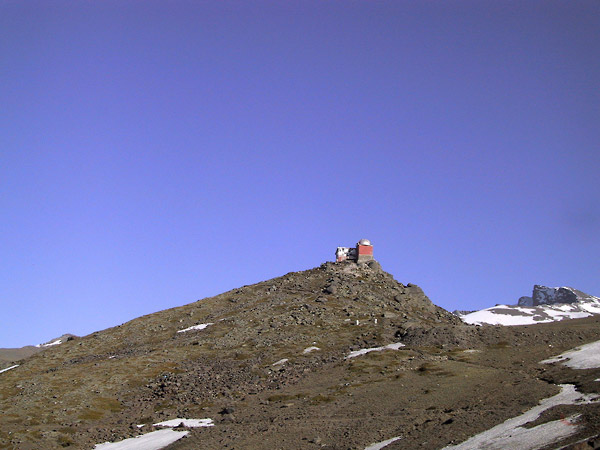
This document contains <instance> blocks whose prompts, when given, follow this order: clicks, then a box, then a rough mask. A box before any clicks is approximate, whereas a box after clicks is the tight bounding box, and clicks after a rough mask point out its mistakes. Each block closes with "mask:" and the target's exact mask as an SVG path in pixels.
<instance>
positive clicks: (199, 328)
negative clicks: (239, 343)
mask: <svg viewBox="0 0 600 450" xmlns="http://www.w3.org/2000/svg"><path fill="white" fill-rule="evenodd" d="M209 325H214V323H201V324H200V325H193V326H191V327H189V328H186V329H184V330H179V331H177V332H178V333H185V332H186V331H192V330H204V329H205V328H206V327H208V326H209Z"/></svg>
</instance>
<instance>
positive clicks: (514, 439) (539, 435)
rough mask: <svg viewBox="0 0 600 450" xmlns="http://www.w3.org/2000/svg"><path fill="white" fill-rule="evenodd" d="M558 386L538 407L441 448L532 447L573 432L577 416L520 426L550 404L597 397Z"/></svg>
mask: <svg viewBox="0 0 600 450" xmlns="http://www.w3.org/2000/svg"><path fill="white" fill-rule="evenodd" d="M559 387H560V388H561V391H560V392H559V393H558V394H556V395H555V396H554V397H549V398H546V399H544V400H542V401H540V404H539V405H538V406H535V407H533V408H532V409H530V410H529V411H527V412H525V413H523V414H521V415H520V416H517V417H513V418H512V419H508V420H507V421H505V422H503V423H501V424H499V425H496V426H495V427H494V428H491V429H489V430H487V431H484V432H483V433H479V434H477V435H475V436H473V437H471V438H470V439H468V440H466V441H465V442H463V443H461V444H458V445H449V446H447V447H444V449H443V450H446V449H457V450H479V449H482V448H485V449H489V450H506V449H508V448H515V449H516V448H518V449H519V450H535V449H538V448H542V447H544V446H546V445H550V444H553V443H555V442H558V441H560V440H562V439H564V438H566V437H568V436H570V435H572V434H574V433H576V432H577V429H578V428H579V427H578V426H577V424H576V423H575V420H576V419H577V415H573V416H570V417H568V418H566V419H561V420H555V421H552V422H547V423H544V424H541V425H538V426H536V427H533V428H523V425H525V424H527V423H529V422H532V421H534V420H536V419H537V418H538V417H539V416H540V415H541V414H542V413H543V412H544V411H546V410H548V409H550V408H553V407H554V406H558V405H574V404H578V405H581V404H587V403H593V402H595V401H596V399H597V398H598V395H594V394H582V393H580V392H577V391H576V390H575V386H574V385H572V384H561V385H559Z"/></svg>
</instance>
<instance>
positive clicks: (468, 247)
mask: <svg viewBox="0 0 600 450" xmlns="http://www.w3.org/2000/svg"><path fill="white" fill-rule="evenodd" d="M599 55H600V1H597V0H589V1H584V0H582V1H577V0H575V1H553V0H544V1H527V0H519V1H502V0H493V1H485V0H473V1H460V0H457V1H452V2H448V1H445V0H444V1H442V0H440V1H399V0H390V1H383V0H381V1H377V0H375V1H366V0H365V1H353V0H349V1H311V0H306V1H285V2H282V1H228V0H225V1H196V0H194V1H177V0H175V1H127V0H118V1H116V0H115V1H102V2H96V1H63V0H53V1H48V0H44V1H35V0H32V1H27V2H22V1H17V0H11V1H7V0H0V105H1V108H0V152H1V153H0V211H1V216H0V219H1V220H0V226H1V233H0V274H1V275H0V277H1V281H0V302H1V307H0V311H1V323H0V347H15V346H21V345H25V344H37V343H39V342H44V341H46V340H48V339H50V338H53V337H55V336H58V335H60V334H63V333H66V332H71V333H74V334H78V335H85V334H88V333H91V332H93V331H96V330H100V329H104V328H107V327H109V326H114V325H118V324H120V323H123V322H125V321H127V320H130V319H133V318H135V317H138V316H141V315H143V314H148V313H152V312H155V311H159V310H162V309H166V308H170V307H174V306H178V305H183V304H186V303H189V302H192V301H195V300H197V299H200V298H203V297H206V296H210V295H215V294H219V293H221V292H223V291H226V290H229V289H232V288H236V287H239V286H241V285H245V284H252V283H255V282H259V281H263V280H266V279H269V278H272V277H275V276H279V275H283V274H285V273H287V272H290V271H298V270H304V269H309V268H312V267H315V266H318V265H319V264H321V263H322V262H324V261H327V260H333V259H334V251H335V248H336V247H337V246H352V245H354V244H355V243H356V242H357V241H358V240H359V239H360V238H368V239H371V241H372V242H373V244H374V246H375V247H374V250H375V257H376V258H377V259H378V260H379V261H380V262H381V264H382V266H383V268H384V269H385V270H387V271H388V272H390V273H392V274H393V275H394V276H395V277H396V279H397V280H399V281H401V282H403V283H409V282H411V283H415V284H418V285H420V286H421V287H422V288H423V289H424V291H425V292H426V293H427V294H428V295H429V297H430V298H431V299H432V301H433V302H434V303H436V304H438V305H440V306H442V307H444V308H446V309H448V310H454V309H457V308H458V309H481V308H484V307H488V306H492V305H494V304H496V303H511V302H516V301H517V299H518V298H519V297H520V296H522V295H529V294H530V293H531V289H532V286H533V284H546V285H551V286H559V285H570V286H573V287H576V288H578V289H581V290H583V291H586V292H588V293H590V294H593V295H598V296H600V271H599V267H600V264H599V257H600V237H599V234H600V233H599V230H600V187H599V181H598V173H599V170H600V131H599V130H600V57H599Z"/></svg>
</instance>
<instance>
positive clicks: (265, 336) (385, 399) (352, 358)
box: [0, 261, 600, 450]
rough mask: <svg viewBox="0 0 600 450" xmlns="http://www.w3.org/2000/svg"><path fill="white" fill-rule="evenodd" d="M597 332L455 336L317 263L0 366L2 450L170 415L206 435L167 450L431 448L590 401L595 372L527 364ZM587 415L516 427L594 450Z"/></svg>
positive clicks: (408, 288) (592, 423) (599, 411)
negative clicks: (203, 422) (542, 430)
mask: <svg viewBox="0 0 600 450" xmlns="http://www.w3.org/2000/svg"><path fill="white" fill-rule="evenodd" d="M599 325H600V316H592V317H589V318H585V319H580V320H571V321H567V322H556V323H547V324H539V325H533V326H522V327H498V326H473V325H468V324H465V323H463V322H462V321H461V320H460V319H459V318H458V317H457V316H455V315H453V314H451V313H449V312H447V311H445V310H443V309H441V308H439V307H437V306H435V305H434V304H433V303H432V302H431V301H430V300H429V299H428V298H427V296H426V295H425V294H424V293H423V291H422V290H421V289H420V288H419V287H418V286H415V285H412V284H406V285H405V284H402V283H399V282H397V281H396V280H395V279H394V278H393V277H392V276H391V275H390V274H388V273H386V272H385V271H383V270H382V269H381V268H380V266H379V264H378V263H377V262H376V261H372V262H370V263H369V264H356V263H354V262H341V263H325V264H323V265H321V266H320V267H317V268H314V269H311V270H306V271H302V272H293V273H288V274H286V275H284V276H282V277H279V278H275V279H272V280H268V281H265V282H262V283H258V284H255V285H251V286H244V287H242V288H239V289H234V290H232V291H229V292H226V293H223V294H221V295H218V296H215V297H211V298H206V299H203V300H199V301H197V302H194V303H191V304H188V305H185V306H181V307H178V308H173V309H170V310H166V311H160V312H157V313H154V314H150V315H147V316H143V317H140V318H138V319H135V320H132V321H130V322H127V323H125V324H123V325H120V326H117V327H114V328H110V329H107V330H104V331H99V332H97V333H93V334H91V335H89V336H85V337H82V338H71V339H70V340H66V341H65V342H63V343H61V344H60V345H53V346H50V347H46V348H45V349H44V351H42V352H39V353H37V354H34V355H33V356H31V357H29V358H26V359H23V360H21V361H17V362H15V363H11V365H10V366H9V365H8V363H5V364H4V365H2V363H0V369H3V370H2V371H1V372H0V408H1V411H2V415H1V416H0V448H3V449H4V448H6V449H19V450H31V449H41V448H43V449H54V448H65V447H71V448H78V449H79V448H81V449H92V448H94V446H95V444H100V443H103V442H117V441H121V440H123V439H125V438H132V437H134V436H140V435H147V434H148V433H150V432H152V431H153V430H159V429H161V427H160V426H158V425H155V424H157V423H159V422H164V421H169V420H173V419H177V420H175V422H178V421H179V419H178V418H190V419H212V422H211V424H213V425H214V426H199V427H196V428H186V427H182V426H178V427H176V428H175V430H180V431H181V430H185V431H186V433H187V434H185V433H182V436H184V435H185V437H182V438H181V439H178V440H177V441H175V442H173V443H171V444H170V445H169V446H168V447H165V448H168V449H181V450H183V449H190V450H191V449H201V448H202V449H204V448H205V449H215V448H236V449H254V448H256V449H262V448H265V449H272V448H276V449H278V448H281V449H305V448H308V449H310V448H315V449H317V448H329V449H364V448H367V447H368V446H369V445H370V444H373V443H378V442H384V441H389V445H388V446H387V447H386V449H387V448H389V449H394V448H397V449H398V448H404V449H414V448H443V447H445V446H449V445H454V444H459V443H461V442H463V441H465V440H467V439H468V438H470V437H472V436H473V435H476V434H477V433H481V432H483V431H485V430H488V429H490V428H492V427H494V426H496V425H498V424H501V423H503V422H504V421H506V420H508V419H511V418H514V417H516V416H519V415H521V414H523V413H525V412H526V411H529V410H531V409H532V408H534V407H536V405H538V403H539V402H540V400H542V399H545V398H550V397H553V396H556V395H557V394H559V393H560V392H562V391H561V389H563V390H564V388H561V387H559V385H567V384H569V385H571V384H572V385H574V386H575V387H576V389H577V392H578V393H579V394H578V395H587V394H589V395H593V394H594V393H598V392H600V389H599V388H600V386H599V385H600V382H598V381H596V380H598V379H600V369H597V368H591V369H577V368H573V367H569V366H566V365H564V364H561V363H560V362H555V363H551V364H540V362H541V361H542V360H544V359H548V358H552V357H554V356H556V355H558V354H559V353H561V352H563V351H566V350H570V349H572V348H574V347H577V346H580V345H583V344H587V343H592V342H595V341H598V340H600V326H599ZM9 367H10V368H9ZM6 369H8V370H6ZM575 387H573V389H575ZM590 398H592V397H590ZM599 405H600V404H599V403H594V402H592V403H590V404H584V402H581V401H580V402H579V403H578V404H559V405H557V406H555V407H552V408H549V409H547V410H545V411H544V412H543V413H542V414H541V415H540V417H539V418H536V419H535V421H533V422H532V423H530V424H527V425H526V426H527V427H530V428H535V427H536V426H537V425H547V424H554V423H558V422H560V421H561V420H562V421H563V422H564V423H568V424H569V425H568V429H567V431H568V433H567V432H564V435H561V437H560V439H558V440H557V441H556V443H554V444H552V445H551V446H549V447H547V448H576V446H581V445H584V446H587V447H582V448H598V447H599V446H600V441H598V440H597V438H596V436H598V435H600V420H598V418H599V417H600V406H599ZM573 417H576V418H573ZM563 422H560V423H563ZM174 432H175V431H174ZM569 446H570V447H569ZM376 448H380V447H376ZM473 448H475V447H473ZM490 448H496V447H490ZM497 448H501V447H497ZM531 448H534V447H531ZM535 448H537V447H535ZM577 448H578V447H577Z"/></svg>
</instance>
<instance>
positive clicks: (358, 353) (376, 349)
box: [346, 342, 404, 359]
mask: <svg viewBox="0 0 600 450" xmlns="http://www.w3.org/2000/svg"><path fill="white" fill-rule="evenodd" d="M400 347H404V344H402V343H401V342H396V343H395V344H388V345H385V346H383V347H373V348H363V349H362V350H355V351H353V352H350V354H349V355H348V356H346V359H350V358H356V357H357V356H361V355H366V354H367V353H370V352H380V351H382V350H398V349H399V348H400Z"/></svg>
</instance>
